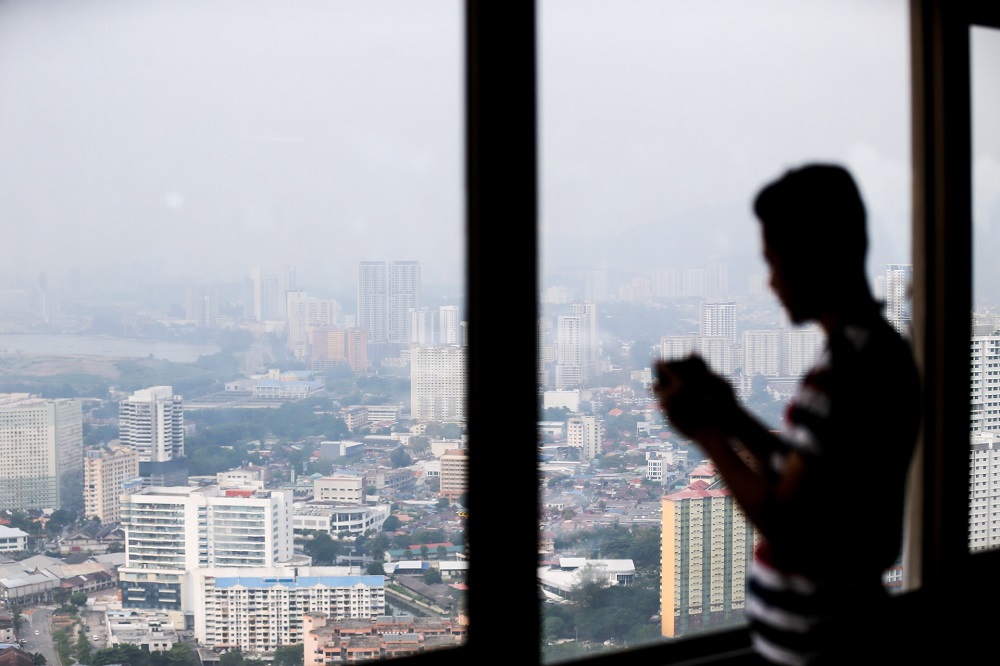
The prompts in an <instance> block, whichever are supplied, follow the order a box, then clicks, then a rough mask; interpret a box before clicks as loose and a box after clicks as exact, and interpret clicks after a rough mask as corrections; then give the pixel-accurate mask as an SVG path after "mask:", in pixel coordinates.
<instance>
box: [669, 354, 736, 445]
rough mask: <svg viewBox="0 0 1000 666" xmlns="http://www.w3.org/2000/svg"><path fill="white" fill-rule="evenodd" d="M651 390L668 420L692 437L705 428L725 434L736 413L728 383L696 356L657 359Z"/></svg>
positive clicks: (734, 402) (730, 426) (734, 398)
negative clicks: (680, 358) (681, 358)
mask: <svg viewBox="0 0 1000 666" xmlns="http://www.w3.org/2000/svg"><path fill="white" fill-rule="evenodd" d="M654 369H655V370H656V376H657V381H656V383H655V384H654V386H653V392H654V394H655V395H656V397H657V399H658V400H659V403H660V406H661V407H662V408H663V411H664V413H665V414H666V415H667V418H668V419H669V420H670V423H671V424H672V425H673V426H674V427H675V428H676V429H677V430H679V431H680V432H681V433H682V434H684V435H685V436H687V437H690V438H692V439H695V440H700V439H703V438H704V437H705V436H706V435H707V434H708V433H707V431H712V430H714V431H717V432H716V434H722V435H726V434H729V433H730V432H731V430H732V427H733V425H734V423H735V419H736V417H737V414H738V412H739V409H740V408H739V405H738V404H737V402H736V396H735V395H734V394H733V389H732V387H731V386H730V385H729V383H728V382H727V381H726V380H725V379H723V378H722V377H720V376H719V375H717V374H715V373H714V372H712V371H711V370H710V369H709V368H708V366H707V365H705V362H704V361H703V360H702V359H701V357H700V356H698V355H691V356H689V357H688V358H686V359H683V360H681V361H657V362H656V365H655V366H654Z"/></svg>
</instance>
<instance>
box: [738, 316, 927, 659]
mask: <svg viewBox="0 0 1000 666" xmlns="http://www.w3.org/2000/svg"><path fill="white" fill-rule="evenodd" d="M887 386H891V387H892V389H893V390H890V391H886V390H885V389H886V387H887ZM918 387H919V384H918V380H917V375H916V369H915V366H914V365H913V360H912V354H911V353H910V350H909V347H908V345H907V344H906V343H905V341H903V339H902V338H901V337H900V336H899V335H898V334H897V333H896V332H895V331H894V330H893V329H892V328H891V327H890V326H889V325H888V324H886V323H885V322H884V320H881V319H878V320H876V321H874V322H872V324H871V325H868V326H850V327H847V328H845V329H843V330H842V331H839V332H837V333H836V334H835V335H832V336H831V338H830V339H829V340H828V342H827V346H826V348H825V349H824V352H823V354H822V356H821V357H820V359H819V360H818V361H817V363H816V365H815V366H813V368H812V369H811V370H810V371H809V372H808V373H807V374H806V376H805V377H804V378H803V380H802V382H801V383H800V385H799V388H798V391H797V392H796V395H795V396H794V397H793V399H792V400H791V401H790V402H789V405H788V407H787V409H786V413H785V422H786V429H785V431H784V432H783V433H782V436H781V438H780V441H781V443H782V446H783V448H781V449H779V450H777V451H775V452H773V453H772V455H771V459H770V461H769V465H770V468H771V470H770V471H771V472H773V473H774V474H776V475H780V474H781V472H782V469H783V467H784V463H785V459H786V457H787V455H788V452H789V451H791V450H793V449H794V450H795V451H797V452H798V453H799V454H800V455H801V456H802V457H803V458H804V459H805V461H806V465H807V466H808V467H809V469H810V472H811V473H810V476H809V479H810V483H811V484H812V487H810V488H806V489H804V491H803V498H802V501H801V502H798V503H796V504H797V506H796V507H794V508H793V509H792V510H791V513H790V514H789V516H790V517H791V518H793V519H794V521H795V524H794V529H793V530H790V532H792V533H793V534H794V537H788V538H787V541H788V543H785V544H771V543H768V542H767V541H764V540H762V541H761V542H760V544H759V545H758V547H757V550H756V551H755V553H754V566H753V568H752V569H751V571H750V578H749V586H748V594H747V607H746V613H747V616H748V617H749V619H750V630H751V636H752V640H753V645H754V649H755V650H756V651H757V653H758V654H759V655H760V656H762V657H763V658H764V659H765V660H767V661H769V662H771V663H775V664H788V665H791V666H797V665H804V664H817V663H834V662H832V661H824V658H829V656H830V654H831V652H832V651H834V650H836V649H838V648H841V647H843V646H845V645H852V644H853V645H857V644H858V643H857V642H856V641H855V642H853V643H852V641H851V640H849V639H852V638H858V637H859V632H860V631H862V630H863V629H868V628H869V625H865V624H864V623H860V622H859V621H858V619H859V617H860V613H861V612H862V611H870V612H875V611H874V610H872V609H875V608H878V607H879V606H880V604H881V603H882V601H883V600H884V598H885V597H886V596H887V595H886V592H885V589H884V587H883V586H882V583H881V574H882V572H883V571H884V570H885V569H886V568H888V567H889V566H891V565H892V564H893V562H894V561H895V559H896V557H897V556H898V552H899V546H900V540H901V528H902V502H903V495H904V487H905V477H906V471H907V469H908V465H909V460H910V458H911V457H912V451H913V446H914V443H915V438H916V428H917V421H918V413H919V412H918V411H917V410H918V405H919V388H918ZM866 460H876V461H878V463H879V469H880V474H879V475H878V477H877V478H873V479H870V480H869V481H870V482H869V483H861V484H858V483H856V482H855V483H853V484H852V482H854V481H856V480H858V479H859V477H860V474H859V472H860V470H861V469H862V468H863V463H864V461H866ZM876 506H877V507H879V509H878V510H874V507H876ZM896 523H898V525H897V524H896ZM792 542H794V543H792ZM857 543H861V544H864V548H852V547H851V546H852V545H853V544H857ZM869 624H870V623H869ZM845 649H849V648H845Z"/></svg>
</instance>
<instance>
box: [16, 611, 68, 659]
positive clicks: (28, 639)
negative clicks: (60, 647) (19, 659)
mask: <svg viewBox="0 0 1000 666" xmlns="http://www.w3.org/2000/svg"><path fill="white" fill-rule="evenodd" d="M53 610H55V606H35V607H33V608H26V609H25V610H24V611H23V613H22V614H21V647H22V649H24V650H25V651H26V652H29V653H31V654H34V653H36V652H41V653H42V654H43V655H45V661H46V663H48V664H51V665H52V666H59V655H58V654H57V653H56V645H55V642H54V641H53V640H52V625H51V624H49V620H50V619H51V618H52V611H53ZM35 632H38V633H37V635H36V634H35Z"/></svg>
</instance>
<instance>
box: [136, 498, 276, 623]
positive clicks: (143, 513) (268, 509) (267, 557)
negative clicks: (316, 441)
mask: <svg viewBox="0 0 1000 666" xmlns="http://www.w3.org/2000/svg"><path fill="white" fill-rule="evenodd" d="M121 511H122V526H123V527H124V528H125V536H126V545H125V564H124V566H123V567H121V568H120V569H119V579H120V580H121V584H122V605H123V606H125V607H134V608H178V609H179V608H180V607H181V601H182V583H183V581H184V576H185V574H186V573H187V572H189V571H192V570H195V569H199V568H205V567H273V566H277V565H279V564H281V563H287V562H288V561H290V560H291V558H292V545H293V544H292V492H291V491H290V490H261V489H259V488H255V487H247V488H221V487H220V486H218V485H211V486H201V487H194V486H182V487H181V486H174V487H163V488H157V487H146V488H143V489H141V490H139V491H137V492H134V493H131V494H129V495H125V496H124V497H123V498H122V509H121Z"/></svg>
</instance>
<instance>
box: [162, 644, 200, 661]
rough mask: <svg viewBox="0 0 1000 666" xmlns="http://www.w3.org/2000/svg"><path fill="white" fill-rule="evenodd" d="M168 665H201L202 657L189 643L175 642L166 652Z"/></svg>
mask: <svg viewBox="0 0 1000 666" xmlns="http://www.w3.org/2000/svg"><path fill="white" fill-rule="evenodd" d="M165 656H166V661H167V664H168V666H200V664H201V659H199V658H198V654H197V653H196V652H195V651H194V648H193V647H191V646H190V645H189V644H188V643H181V642H178V643H174V644H173V645H172V646H171V647H170V650H168V651H167V652H166V653H165Z"/></svg>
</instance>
